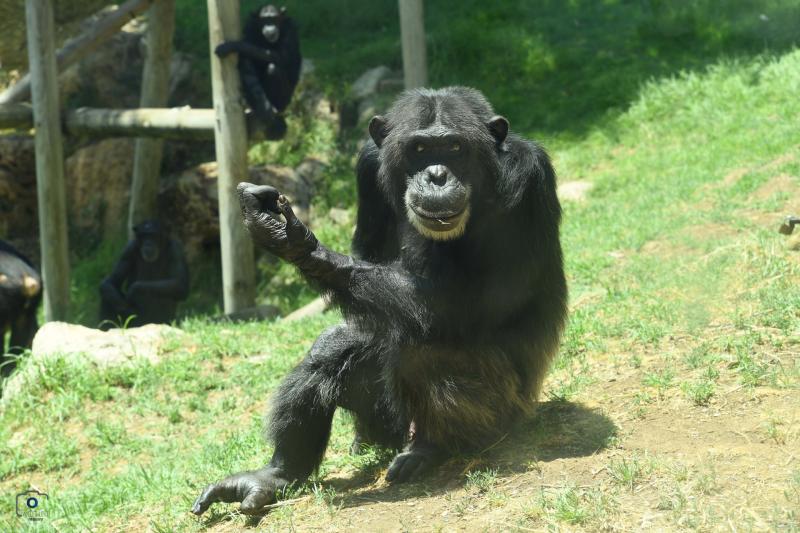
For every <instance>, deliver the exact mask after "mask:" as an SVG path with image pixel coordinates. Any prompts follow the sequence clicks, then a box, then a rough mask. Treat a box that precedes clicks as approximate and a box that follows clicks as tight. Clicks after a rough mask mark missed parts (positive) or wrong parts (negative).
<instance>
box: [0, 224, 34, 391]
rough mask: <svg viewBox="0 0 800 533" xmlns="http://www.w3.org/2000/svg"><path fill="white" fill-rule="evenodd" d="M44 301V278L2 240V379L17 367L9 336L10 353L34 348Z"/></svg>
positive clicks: (0, 303) (15, 353)
mask: <svg viewBox="0 0 800 533" xmlns="http://www.w3.org/2000/svg"><path fill="white" fill-rule="evenodd" d="M41 301H42V278H41V276H40V275H39V273H38V272H37V271H36V268H34V266H33V264H32V263H31V262H30V261H29V260H28V258H27V257H25V256H24V255H22V254H21V253H20V252H19V251H18V250H17V249H16V248H14V247H13V246H11V245H10V244H9V243H7V242H5V241H2V240H0V376H2V377H6V376H8V375H9V374H11V372H12V371H13V370H14V368H15V366H16V358H15V357H6V355H4V353H5V352H6V350H5V342H4V341H5V334H6V332H7V331H9V330H10V331H11V336H10V339H9V343H8V353H9V354H12V355H17V354H19V353H20V352H21V351H22V350H23V349H25V348H30V347H31V343H32V342H33V336H34V335H35V334H36V330H37V329H39V323H38V321H37V319H36V312H37V310H38V309H39V303H40V302H41Z"/></svg>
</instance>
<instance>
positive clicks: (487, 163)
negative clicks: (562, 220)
mask: <svg viewBox="0 0 800 533" xmlns="http://www.w3.org/2000/svg"><path fill="white" fill-rule="evenodd" d="M369 133H370V136H371V137H372V140H373V141H374V142H375V145H376V146H377V147H378V148H379V156H378V159H379V162H380V169H379V171H378V181H379V186H380V188H381V189H382V191H383V193H384V194H385V195H386V198H387V200H388V201H389V204H390V205H391V206H392V207H393V209H394V210H395V212H396V213H397V214H398V215H400V214H401V213H402V212H403V211H405V216H406V217H408V220H409V222H410V223H411V224H412V225H413V226H414V228H415V229H416V230H417V231H418V232H419V233H420V234H421V235H422V236H424V237H426V238H428V239H433V240H437V241H445V240H451V239H457V238H459V237H461V236H462V235H463V234H464V231H465V229H466V227H467V222H468V221H469V218H470V212H471V210H472V209H473V208H475V207H476V206H478V203H477V202H476V201H475V198H484V196H483V195H484V193H486V194H491V191H492V188H493V185H494V181H495V180H496V179H497V176H498V173H499V163H498V150H501V149H502V146H503V142H504V141H505V139H506V135H507V134H508V121H507V120H506V119H505V118H503V117H501V116H497V115H495V114H494V112H493V111H492V108H491V105H490V104H489V102H488V101H487V100H486V99H485V98H484V96H483V95H482V94H481V93H480V92H478V91H476V90H474V89H469V88H466V87H449V88H446V89H440V90H431V89H415V90H411V91H407V92H405V93H403V95H401V96H400V98H399V99H398V100H397V101H396V102H395V103H394V105H393V106H392V108H391V109H390V110H389V112H388V113H387V114H386V116H385V117H383V116H376V117H373V118H372V120H371V121H370V123H369Z"/></svg>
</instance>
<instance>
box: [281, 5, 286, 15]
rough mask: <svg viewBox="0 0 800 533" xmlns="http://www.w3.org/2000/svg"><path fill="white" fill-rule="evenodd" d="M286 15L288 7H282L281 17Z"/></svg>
mask: <svg viewBox="0 0 800 533" xmlns="http://www.w3.org/2000/svg"><path fill="white" fill-rule="evenodd" d="M285 14H286V6H281V15H285Z"/></svg>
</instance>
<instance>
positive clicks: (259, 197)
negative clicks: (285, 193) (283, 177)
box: [237, 182, 281, 215]
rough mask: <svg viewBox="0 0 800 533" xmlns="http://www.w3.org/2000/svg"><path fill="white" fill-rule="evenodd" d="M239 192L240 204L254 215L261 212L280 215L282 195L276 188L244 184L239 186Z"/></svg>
mask: <svg viewBox="0 0 800 533" xmlns="http://www.w3.org/2000/svg"><path fill="white" fill-rule="evenodd" d="M237 190H238V192H239V202H240V203H241V204H242V207H244V208H246V209H247V210H248V211H250V212H252V213H254V214H255V213H258V212H260V211H269V212H271V213H274V214H276V215H277V214H280V210H279V209H278V197H279V196H280V195H281V193H280V192H279V191H278V189H276V188H275V187H271V186H269V185H253V184H252V183H247V182H242V183H240V184H239V185H238V187H237Z"/></svg>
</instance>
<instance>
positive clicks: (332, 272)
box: [239, 183, 429, 331]
mask: <svg viewBox="0 0 800 533" xmlns="http://www.w3.org/2000/svg"><path fill="white" fill-rule="evenodd" d="M239 201H240V203H241V207H242V213H243V215H244V223H245V226H246V227H247V229H248V231H249V232H250V236H251V237H252V239H253V241H255V242H256V243H257V244H259V245H261V246H262V247H264V248H265V249H267V250H268V251H270V252H272V253H274V254H275V255H277V256H278V257H281V258H282V259H285V260H286V261H289V262H291V263H293V264H294V265H295V266H297V267H298V269H299V270H300V272H301V273H302V274H303V276H304V277H305V278H306V279H308V281H309V282H310V283H311V284H313V285H315V286H316V287H318V288H319V289H320V290H322V291H324V292H326V293H327V294H329V295H330V296H331V298H332V299H333V300H334V303H336V304H337V305H339V306H340V307H341V308H342V310H343V311H344V313H345V314H347V315H350V316H353V317H354V318H356V319H361V320H364V321H368V322H370V323H375V324H374V325H376V326H386V325H398V324H397V323H398V321H400V322H401V323H402V325H403V326H404V327H403V328H400V329H402V330H404V331H414V330H420V329H422V330H424V329H425V328H426V324H428V323H429V320H427V317H426V316H425V314H426V308H425V306H424V305H423V301H424V298H423V297H422V295H421V294H420V284H419V280H417V279H415V278H414V277H413V276H411V275H410V274H409V273H408V272H407V271H405V270H403V269H402V268H397V267H394V266H390V265H381V264H375V263H370V262H368V261H363V260H360V259H354V258H353V257H350V256H347V255H343V254H340V253H337V252H334V251H333V250H330V249H329V248H327V247H325V246H323V245H322V244H320V243H319V241H317V238H316V237H315V236H314V234H313V233H312V232H311V231H310V230H309V229H308V228H307V227H306V225H305V224H303V223H302V222H301V221H300V220H299V219H298V218H297V217H296V216H295V214H294V212H293V211H292V208H291V206H290V205H289V202H288V201H287V200H286V199H285V198H284V197H283V195H281V194H280V193H279V192H278V191H277V190H276V189H274V188H273V187H269V186H258V185H252V184H250V183H240V184H239ZM278 214H282V215H283V216H284V218H285V219H286V222H285V223H283V222H281V221H280V220H278V219H277V218H276V215H278Z"/></svg>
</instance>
